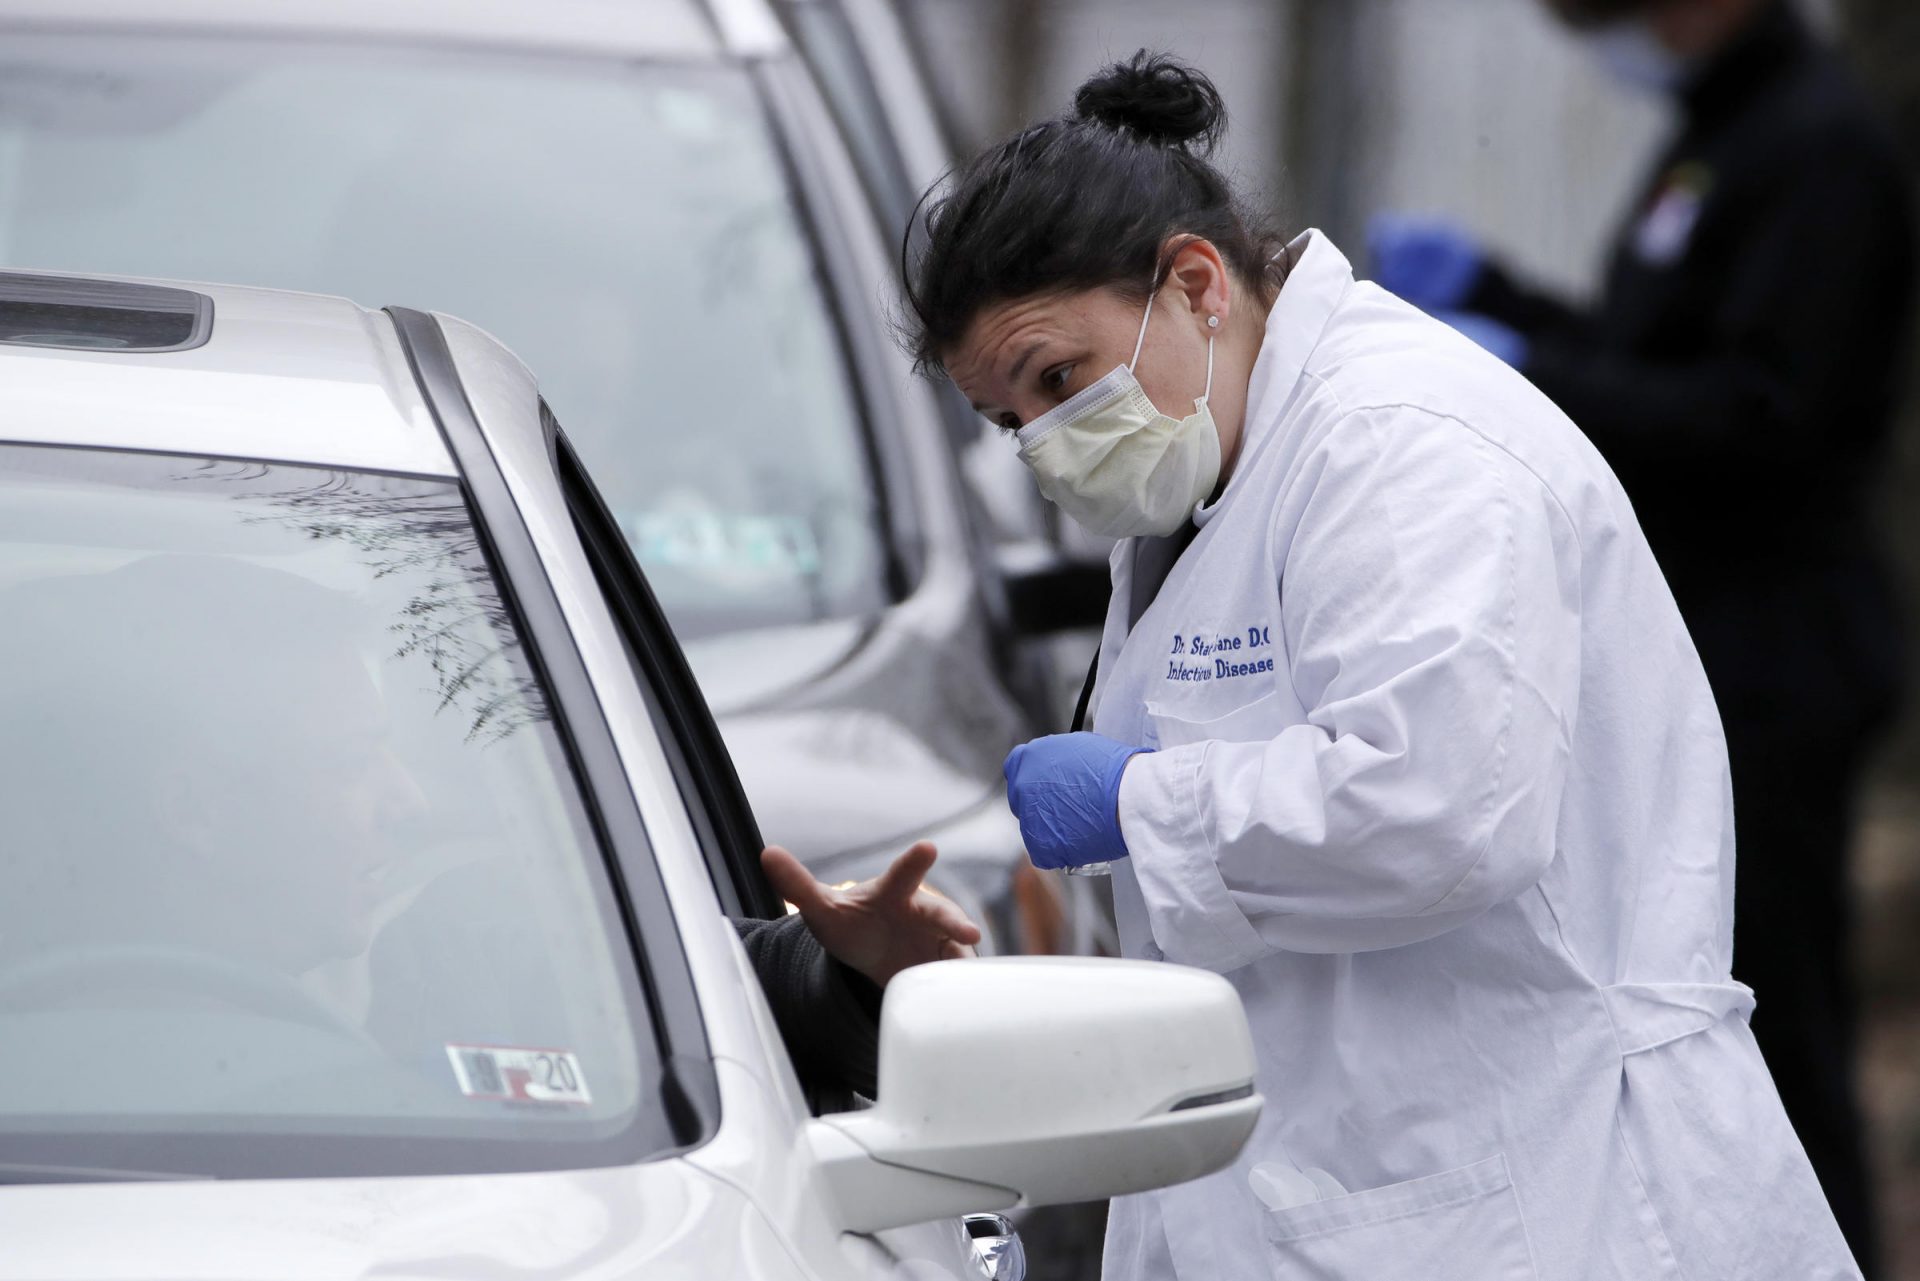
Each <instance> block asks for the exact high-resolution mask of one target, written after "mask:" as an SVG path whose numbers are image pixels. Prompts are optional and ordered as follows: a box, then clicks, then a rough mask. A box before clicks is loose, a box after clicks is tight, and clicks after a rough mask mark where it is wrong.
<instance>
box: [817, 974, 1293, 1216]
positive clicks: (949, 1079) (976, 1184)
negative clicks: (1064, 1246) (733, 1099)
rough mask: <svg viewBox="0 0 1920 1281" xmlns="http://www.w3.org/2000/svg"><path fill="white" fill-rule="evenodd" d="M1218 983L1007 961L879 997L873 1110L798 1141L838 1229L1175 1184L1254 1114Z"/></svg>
mask: <svg viewBox="0 0 1920 1281" xmlns="http://www.w3.org/2000/svg"><path fill="white" fill-rule="evenodd" d="M1261 1102H1262V1101H1261V1099H1260V1097H1259V1095H1257V1094H1255V1093H1254V1089H1253V1037H1252V1035H1251V1033H1250V1032H1249V1031H1248V1029H1247V1016H1246V1012H1245V1011H1244V1010H1243V1009H1242V1008H1241V1006H1240V998H1239V995H1238V994H1237V993H1236V992H1235V991H1234V990H1233V987H1232V985H1231V984H1229V983H1228V982H1227V981H1226V980H1225V979H1223V978H1221V977H1219V976H1218V975H1215V974H1209V973H1206V972H1204V971H1201V970H1192V969H1187V968H1185V967H1182V966H1177V965H1166V964H1159V963H1152V962H1142V961H1098V960H1083V959H1077V958H1053V957H1049V958H1030V957H1017V958H1015V957H1009V958H995V959H989V960H968V961H943V962H939V963H937V964H933V965H921V966H916V967H914V968H913V969H910V970H907V971H905V972H904V973H902V974H900V975H899V976H898V977H896V978H895V979H894V980H893V982H892V984H890V985H889V987H888V989H887V998H886V1004H885V1006H884V1008H883V1009H882V1011H881V1017H880V1101H879V1102H878V1103H877V1104H876V1105H875V1106H874V1107H872V1108H871V1109H869V1110H867V1111H865V1112H846V1113H840V1114H837V1115H834V1116H828V1117H822V1118H821V1119H820V1120H817V1121H815V1122H813V1123H812V1124H811V1126H810V1129H809V1139H810V1141H811V1143H812V1147H813V1151H814V1154H815V1157H816V1159H817V1160H818V1161H819V1162H820V1167H821V1170H822V1174H823V1176H824V1178H825V1181H826V1183H827V1186H828V1188H829V1189H830V1194H831V1196H832V1198H833V1200H834V1202H835V1204H836V1207H837V1209H838V1211H839V1226H840V1227H841V1228H843V1229H844V1230H846V1231H850V1232H877V1231H880V1230H881V1229H883V1228H892V1227H903V1226H905V1225H906V1224H909V1223H918V1222H921V1221H924V1220H927V1219H934V1218H942V1217H946V1216H948V1215H956V1214H961V1213H965V1212H968V1211H980V1210H999V1209H1005V1208H1007V1207H1009V1206H1012V1205H1015V1204H1019V1203H1024V1204H1026V1205H1052V1204H1056V1203H1059V1202H1065V1201H1091V1200H1095V1199H1098V1198H1101V1197H1109V1196H1119V1195H1122V1194H1125V1193H1129V1192H1141V1191H1145V1190H1146V1189H1148V1188H1157V1187H1164V1186H1166V1185H1168V1184H1173V1183H1184V1182H1186V1181H1187V1180H1189V1179H1196V1178H1199V1177H1200V1176H1202V1175H1206V1174H1211V1173H1213V1172H1214V1171H1215V1170H1218V1169H1220V1168H1221V1167H1223V1166H1225V1165H1226V1164H1227V1163H1228V1162H1230V1161H1231V1160H1233V1158H1234V1157H1235V1156H1236V1155H1238V1153H1239V1151H1240V1148H1241V1145H1242V1144H1244V1143H1245V1142H1246V1141H1247V1136H1248V1135H1250V1134H1251V1133H1252V1132H1253V1125H1254V1122H1255V1121H1256V1120H1257V1119H1258V1118H1259V1116H1260V1107H1261Z"/></svg>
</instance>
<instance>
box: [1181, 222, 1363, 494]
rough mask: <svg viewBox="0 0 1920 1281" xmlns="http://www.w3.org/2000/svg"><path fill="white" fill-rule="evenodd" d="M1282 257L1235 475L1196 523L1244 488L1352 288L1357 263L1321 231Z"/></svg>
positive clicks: (1301, 238)
mask: <svg viewBox="0 0 1920 1281" xmlns="http://www.w3.org/2000/svg"><path fill="white" fill-rule="evenodd" d="M1281 253H1282V256H1283V257H1284V258H1285V260H1286V268H1287V277H1286V281H1285V283H1283V284H1282V285H1281V286H1280V295H1279V297H1277V298H1276V299H1274V303H1273V310H1272V311H1271V312H1269V313H1268V315H1267V331H1266V336H1265V337H1264V338H1262V339H1261V342H1260V355H1259V358H1258V359H1256V360H1255V361H1254V362H1253V377H1252V379H1251V380H1250V381H1249V382H1248V384H1247V413H1246V418H1245V420H1244V421H1243V422H1242V423H1241V426H1240V453H1239V456H1238V458H1236V459H1235V461H1234V465H1233V476H1232V478H1231V479H1230V480H1228V481H1227V487H1226V488H1225V489H1224V490H1222V491H1221V492H1220V497H1219V498H1217V499H1215V500H1214V501H1213V502H1211V503H1205V504H1202V505H1201V506H1200V507H1199V508H1198V509H1197V510H1196V511H1195V512H1194V514H1193V519H1194V523H1195V524H1196V525H1205V524H1206V523H1207V521H1208V520H1209V519H1211V518H1212V516H1213V514H1214V512H1216V511H1218V510H1219V508H1220V505H1221V504H1222V503H1225V502H1226V501H1227V499H1228V497H1229V496H1230V495H1232V494H1233V493H1234V492H1235V490H1237V489H1239V488H1240V487H1241V481H1242V479H1243V478H1244V477H1245V476H1246V474H1247V472H1248V470H1249V464H1250V463H1251V462H1252V459H1253V456H1254V455H1255V454H1256V453H1258V452H1259V451H1260V450H1261V449H1263V448H1264V447H1265V446H1266V444H1267V439H1266V438H1267V436H1268V435H1269V434H1271V433H1272V432H1273V431H1274V430H1275V429H1276V428H1277V426H1278V425H1279V423H1280V421H1281V417H1282V415H1281V410H1282V409H1283V408H1284V407H1285V405H1286V403H1287V401H1288V400H1289V399H1290V398H1291V397H1292V396H1293V391H1294V388H1295V387H1297V386H1298V385H1299V383H1300V380H1301V379H1302V378H1303V377H1304V376H1305V375H1306V372H1307V363H1308V361H1309V360H1311V359H1312V357H1313V351H1314V348H1316V347H1318V346H1319V345H1320V335H1321V334H1323V333H1325V332H1326V328H1327V322H1329V321H1330V320H1332V319H1333V313H1334V310H1335V309H1336V308H1337V307H1339V305H1340V300H1341V299H1342V298H1344V297H1345V296H1346V293H1347V290H1348V289H1349V288H1351V287H1352V285H1353V264H1352V263H1350V262H1348V261H1347V257H1346V255H1345V254H1343V253H1341V252H1340V250H1339V249H1338V248H1336V247H1335V246H1334V243H1333V242H1332V241H1331V240H1329V239H1327V235H1326V233H1325V232H1323V231H1318V230H1308V231H1304V232H1302V233H1301V234H1300V235H1299V236H1297V237H1295V238H1294V239H1293V240H1292V241H1291V242H1290V243H1289V244H1288V245H1287V247H1286V248H1285V249H1284V250H1282V251H1281Z"/></svg>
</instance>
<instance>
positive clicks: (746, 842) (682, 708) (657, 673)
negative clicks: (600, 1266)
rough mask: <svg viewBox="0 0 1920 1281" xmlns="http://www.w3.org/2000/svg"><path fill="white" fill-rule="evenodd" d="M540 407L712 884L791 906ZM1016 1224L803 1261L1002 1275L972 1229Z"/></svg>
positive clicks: (952, 1223) (668, 646) (695, 701)
mask: <svg viewBox="0 0 1920 1281" xmlns="http://www.w3.org/2000/svg"><path fill="white" fill-rule="evenodd" d="M543 414H544V416H545V418H546V420H547V425H548V430H549V432H550V433H551V439H552V441H553V453H554V462H555V465H556V467H557V468H558V472H559V476H560V481H561V487H562V490H563V491H564V493H565V495H566V498H567V504H568V510H569V513H570V515H571V516H572V518H573V522H574V527H575V529H576V531H577V532H578V534H579V537H580V542H581V545H582V547H583V548H585V550H586V552H587V556H588V559H589V561H590V562H591V564H592V566H593V571H594V575H595V578H596V580H597V581H598V583H599V586H600V589H601V591H602V593H603V594H604V595H605V597H606V600H607V604H608V607H609V610H610V611H611V613H612V614H613V616H614V619H615V622H616V624H617V625H618V626H619V628H620V630H621V632H622V634H623V636H624V638H625V640H626V643H627V648H628V653H629V655H630V656H631V658H632V660H633V662H634V665H635V669H636V674H637V675H638V676H639V677H640V684H641V686H642V689H643V691H644V692H645V694H646V697H647V698H648V700H649V702H650V703H651V704H652V705H653V706H654V707H655V709H656V712H657V715H656V722H657V724H658V725H659V726H660V727H661V729H662V731H663V733H662V741H663V742H664V743H665V744H666V747H667V752H668V756H669V760H670V762H671V763H672V766H673V769H674V774H675V778H676V780H677V781H678V782H679V785H680V788H681V795H682V799H683V800H684V802H685V804H686V808H687V812H688V815H689V816H690V818H691V819H692V822H693V825H694V828H695V830H696V831H697V832H698V833H699V835H700V843H701V848H702V851H703V853H704V854H705V856H706V860H707V869H708V874H709V875H710V876H711V877H712V879H713V883H714V888H715V890H716V892H717V893H718V894H719V897H720V900H721V902H722V904H723V905H725V907H726V910H727V911H728V912H729V914H732V915H750V916H755V917H761V918H765V919H771V918H772V917H775V916H778V915H780V914H781V913H783V912H784V911H785V910H786V908H785V904H784V903H782V902H781V900H780V899H779V897H778V895H776V894H775V893H774V892H773V889H772V887H771V886H770V885H769V884H768V883H767V880H766V877H765V876H764V875H763V873H762V872H761V870H760V858H759V854H760V850H761V848H762V842H761V838H760V833H759V827H758V824H757V823H756V822H755V820H754V816H753V811H752V808H751V807H750V805H749V804H748V802H747V798H746V793H745V792H744V790H743V789H742V788H741V786H740V781H739V778H738V777H737V775H736V774H735V772H734V769H733V764H732V761H731V759H730V757H729V756H728V753H727V750H726V746H725V744H724V743H723V742H722V740H721V737H720V732H719V729H718V727H717V726H716V725H715V724H714V721H713V717H712V714H711V713H710V712H709V711H708V709H707V705H706V700H705V698H704V697H703V696H702V695H701V693H700V689H699V686H698V685H697V684H696V682H695V680H694V678H693V674H692V671H691V670H690V669H689V668H688V666H687V663H686V660H685V658H684V657H683V656H682V654H681V652H680V646H679V643H678V642H677V641H676V640H675V639H674V636H673V633H672V631H671V630H670V629H669V627H668V626H667V622H666V617H665V614H664V613H663V612H662V611H661V609H660V606H659V603H658V602H657V601H656V600H655V599H654V596H653V593H652V590H651V589H650V588H649V587H648V585H647V582H646V578H645V575H644V574H643V573H642V572H641V570H640V567H639V565H638V563H637V562H636V561H635V560H634V557H633V552H632V550H631V547H630V545H629V544H628V542H627V540H626V539H625V537H623V536H622V534H621V533H620V530H619V527H618V525H617V524H616V523H615V522H614V520H613V518H612V516H611V515H610V514H609V512H608V510H607V507H606V504H605V503H604V501H602V499H601V497H600V495H599V493H598V491H597V490H596V489H595V488H594V485H593V482H592V480H591V478H590V477H589V476H588V475H587V473H586V470H585V469H584V468H583V467H582V466H581V465H580V461H579V458H578V456H577V455H576V454H575V453H574V450H573V447H572V446H571V444H569V443H568V441H567V439H566V435H565V433H564V432H562V431H560V430H559V427H558V424H557V423H556V422H554V421H553V418H552V414H551V412H550V411H547V410H545V408H544V406H543ZM769 1050H770V1052H771V1053H773V1054H778V1055H784V1054H785V1049H784V1047H781V1046H771V1047H769ZM789 1066H790V1063H789ZM809 1103H810V1105H811V1108H812V1112H813V1113H814V1114H816V1115H818V1114H821V1113H825V1112H833V1111H843V1110H849V1109H852V1108H855V1107H858V1106H861V1105H862V1104H861V1100H859V1099H858V1098H857V1097H853V1096H838V1095H834V1094H830V1093H827V1094H815V1095H813V1096H811V1097H810V1098H809ZM807 1119H808V1117H807V1115H806V1114H805V1113H802V1112H797V1111H796V1112H794V1113H792V1114H791V1115H789V1116H788V1117H787V1118H786V1120H787V1122H788V1123H789V1124H790V1125H791V1126H792V1127H793V1129H794V1130H795V1131H796V1132H797V1131H798V1129H799V1128H800V1127H801V1126H802V1125H804V1124H805V1122H806V1121H807ZM770 1212H771V1211H770ZM782 1226H783V1227H784V1226H785V1225H782ZM1011 1232H1012V1230H1011V1228H1009V1227H1006V1226H1005V1222H1004V1220H994V1219H992V1218H991V1217H990V1216H986V1217H983V1218H982V1220H981V1221H979V1222H974V1221H972V1220H969V1221H968V1222H966V1223H962V1222H960V1221H958V1220H940V1221H935V1222H929V1223H925V1224H918V1225H915V1226H913V1227H908V1228H899V1229H894V1230H891V1231H887V1232H881V1233H877V1234H874V1235H873V1236H872V1237H855V1236H852V1235H843V1236H841V1237H840V1238H839V1247H838V1249H839V1250H840V1251H841V1252H842V1253H841V1255H840V1257H835V1258H828V1259H810V1260H809V1261H808V1262H809V1263H810V1264H811V1265H813V1266H814V1267H816V1268H818V1269H820V1270H821V1271H822V1272H823V1274H824V1275H829V1276H839V1275H844V1274H845V1270H846V1269H847V1268H848V1267H849V1265H851V1266H853V1267H854V1269H855V1270H856V1271H855V1274H856V1275H872V1276H875V1277H898V1276H903V1275H911V1276H914V1277H916V1278H924V1279H925V1281H935V1279H936V1278H939V1279H945V1278H953V1279H954V1281H980V1279H981V1278H993V1277H996V1276H998V1277H1001V1278H1007V1277H1011V1276H1014V1275H1016V1273H1014V1272H1012V1271H1010V1270H1009V1269H1008V1268H1007V1266H1006V1265H1005V1264H1004V1263H1003V1264H1002V1265H1001V1268H1000V1270H999V1271H998V1272H995V1271H992V1270H989V1268H988V1266H987V1265H986V1264H984V1263H983V1262H982V1261H981V1257H980V1255H978V1254H977V1253H976V1249H975V1247H974V1245H973V1240H974V1239H975V1238H976V1235H977V1237H978V1239H980V1240H981V1241H982V1244H983V1245H984V1244H986V1243H987V1242H988V1241H995V1240H998V1239H999V1238H1003V1237H1008V1236H1011ZM796 1235H797V1234H796ZM1001 1249H1002V1252H1003V1255H1005V1254H1011V1253H1013V1252H1017V1250H1018V1245H1017V1238H1016V1239H1015V1240H1014V1242H1013V1243H1011V1244H1010V1245H1006V1246H1002V1247H1001Z"/></svg>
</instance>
